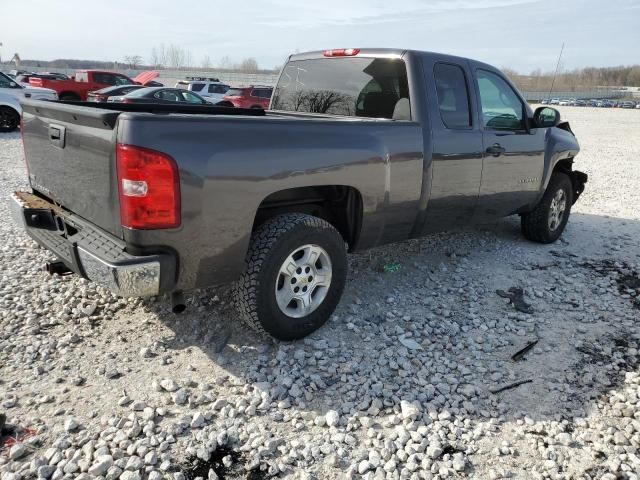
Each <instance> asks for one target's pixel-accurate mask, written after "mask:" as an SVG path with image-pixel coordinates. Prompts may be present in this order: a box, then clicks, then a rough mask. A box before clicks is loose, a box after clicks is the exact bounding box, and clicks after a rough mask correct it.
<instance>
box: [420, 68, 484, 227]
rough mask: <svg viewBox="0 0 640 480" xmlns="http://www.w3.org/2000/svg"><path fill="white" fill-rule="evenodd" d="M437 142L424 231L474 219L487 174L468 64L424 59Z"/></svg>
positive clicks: (434, 144) (435, 142) (431, 114)
mask: <svg viewBox="0 0 640 480" xmlns="http://www.w3.org/2000/svg"><path fill="white" fill-rule="evenodd" d="M423 67H424V74H425V76H426V82H425V83H426V85H427V89H428V92H427V93H428V96H429V105H430V110H429V116H430V117H431V119H432V121H431V128H432V137H431V138H432V142H433V153H432V159H433V176H432V181H431V194H430V196H429V203H428V205H427V212H426V219H425V222H424V224H423V228H422V233H430V232H434V231H442V230H447V229H449V228H453V227H456V226H460V225H464V224H466V223H469V222H470V221H471V219H472V217H473V214H474V210H475V208H476V204H477V202H478V193H479V189H480V181H481V177H482V131H481V129H480V126H479V124H478V121H477V115H475V114H474V108H473V105H475V104H476V102H475V95H474V91H473V90H472V86H471V75H470V70H469V65H468V64H467V62H466V61H461V62H460V63H456V62H451V61H450V60H448V59H447V60H445V59H443V61H438V59H437V58H436V59H435V60H433V59H431V57H425V58H424V63H423Z"/></svg>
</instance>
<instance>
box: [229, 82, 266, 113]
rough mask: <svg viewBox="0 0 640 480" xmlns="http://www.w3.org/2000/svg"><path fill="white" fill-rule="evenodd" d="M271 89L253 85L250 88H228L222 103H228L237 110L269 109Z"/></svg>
mask: <svg viewBox="0 0 640 480" xmlns="http://www.w3.org/2000/svg"><path fill="white" fill-rule="evenodd" d="M272 93H273V87H261V86H257V85H253V86H251V87H235V88H230V89H229V90H228V91H227V94H226V95H225V96H224V99H223V100H222V101H223V102H230V103H232V104H233V106H234V107H237V108H263V109H265V110H266V109H267V108H269V102H270V101H271V94H272Z"/></svg>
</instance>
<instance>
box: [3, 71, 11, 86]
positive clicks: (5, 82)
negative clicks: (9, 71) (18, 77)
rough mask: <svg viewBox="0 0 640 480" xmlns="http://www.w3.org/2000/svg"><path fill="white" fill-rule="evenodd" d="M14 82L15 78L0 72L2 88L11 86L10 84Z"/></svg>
mask: <svg viewBox="0 0 640 480" xmlns="http://www.w3.org/2000/svg"><path fill="white" fill-rule="evenodd" d="M12 82H13V80H12V79H11V78H9V77H7V76H6V75H5V74H4V73H2V72H0V88H11V87H10V85H11V83H12Z"/></svg>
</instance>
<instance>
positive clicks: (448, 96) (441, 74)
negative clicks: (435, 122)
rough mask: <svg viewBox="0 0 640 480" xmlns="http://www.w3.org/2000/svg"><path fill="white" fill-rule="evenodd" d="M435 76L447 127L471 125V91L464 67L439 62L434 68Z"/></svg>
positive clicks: (441, 109)
mask: <svg viewBox="0 0 640 480" xmlns="http://www.w3.org/2000/svg"><path fill="white" fill-rule="evenodd" d="M433 77H434V79H435V82H436V92H437V95H438V107H439V108H440V117H441V118H442V122H443V123H444V124H445V126H446V127H447V128H468V127H470V126H471V112H470V111H469V91H468V89H467V81H466V79H465V75H464V71H463V70H462V68H461V67H459V66H457V65H448V64H445V63H438V64H436V66H435V67H434V68H433Z"/></svg>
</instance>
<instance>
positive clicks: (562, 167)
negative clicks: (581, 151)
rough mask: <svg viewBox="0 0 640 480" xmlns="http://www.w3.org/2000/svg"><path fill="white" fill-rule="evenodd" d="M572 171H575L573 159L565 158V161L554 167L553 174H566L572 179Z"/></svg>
mask: <svg viewBox="0 0 640 480" xmlns="http://www.w3.org/2000/svg"><path fill="white" fill-rule="evenodd" d="M572 171H573V158H565V159H563V160H560V161H558V163H556V165H555V166H554V167H553V173H555V172H562V173H566V174H567V175H569V176H570V177H571V172H572Z"/></svg>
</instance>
